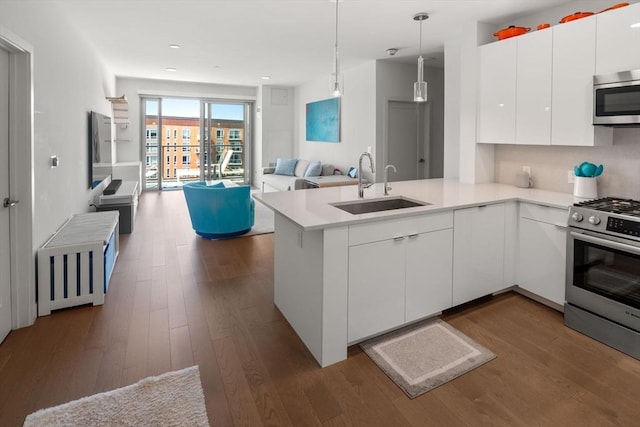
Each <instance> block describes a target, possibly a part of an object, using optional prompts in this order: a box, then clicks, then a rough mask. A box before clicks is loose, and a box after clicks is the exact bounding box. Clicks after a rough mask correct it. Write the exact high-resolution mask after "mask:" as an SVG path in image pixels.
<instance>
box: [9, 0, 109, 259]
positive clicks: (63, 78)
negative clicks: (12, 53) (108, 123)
mask: <svg viewBox="0 0 640 427" xmlns="http://www.w3.org/2000/svg"><path fill="white" fill-rule="evenodd" d="M0 25H3V26H5V27H6V28H8V29H9V30H11V31H13V32H14V33H15V34H16V35H18V36H19V37H21V38H22V39H24V40H26V41H27V42H28V43H30V44H31V45H32V46H33V48H34V55H33V64H34V73H33V75H34V83H33V84H34V88H33V93H34V109H35V119H34V162H33V164H34V171H33V172H34V174H33V176H34V212H35V215H34V225H33V241H34V246H35V247H39V246H40V245H41V244H42V243H44V241H45V240H47V239H48V238H49V237H50V236H51V234H53V233H54V232H55V231H56V229H57V228H58V227H60V226H61V225H62V224H63V222H64V221H65V220H66V219H67V218H68V217H69V216H70V215H72V214H74V213H80V212H87V211H88V210H89V200H90V199H93V197H94V195H95V194H96V193H97V192H98V191H100V189H96V190H94V191H91V190H89V189H88V187H89V183H88V180H89V178H88V168H89V158H88V157H89V155H88V147H89V135H88V125H89V119H88V112H89V111H91V110H95V111H98V112H100V113H103V114H107V115H110V114H111V110H110V104H109V102H108V101H107V100H106V99H105V97H106V96H113V95H115V77H114V75H113V73H111V72H110V71H109V70H108V69H107V67H106V66H105V65H104V63H103V62H102V61H101V59H100V58H99V57H98V56H97V55H96V54H95V53H94V50H93V49H92V48H91V46H89V45H88V44H87V43H85V42H84V39H85V38H84V37H83V36H82V35H80V34H76V33H75V32H73V31H72V30H71V25H68V24H67V23H66V17H65V15H64V14H62V13H60V12H59V10H58V7H57V6H56V5H55V4H54V3H52V2H42V1H30V0H23V1H20V2H17V1H15V2H14V1H9V2H7V1H4V2H2V13H0ZM51 155H57V156H58V158H59V159H60V166H59V167H58V168H56V169H52V168H50V167H49V157H50V156H51Z"/></svg>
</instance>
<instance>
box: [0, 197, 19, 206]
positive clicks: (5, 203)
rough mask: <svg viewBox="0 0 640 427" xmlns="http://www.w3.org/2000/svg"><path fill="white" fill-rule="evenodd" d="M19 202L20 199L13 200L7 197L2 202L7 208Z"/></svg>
mask: <svg viewBox="0 0 640 427" xmlns="http://www.w3.org/2000/svg"><path fill="white" fill-rule="evenodd" d="M18 203H20V200H11V199H10V198H8V197H5V198H4V201H3V202H2V206H4V207H5V208H12V207H14V206H15V205H17V204H18Z"/></svg>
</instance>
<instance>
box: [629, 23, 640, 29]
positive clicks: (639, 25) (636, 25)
mask: <svg viewBox="0 0 640 427" xmlns="http://www.w3.org/2000/svg"><path fill="white" fill-rule="evenodd" d="M631 28H640V22H636V23H635V24H631Z"/></svg>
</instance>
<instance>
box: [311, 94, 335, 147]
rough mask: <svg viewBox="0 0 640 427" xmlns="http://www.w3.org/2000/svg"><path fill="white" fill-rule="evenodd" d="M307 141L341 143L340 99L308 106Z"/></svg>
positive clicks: (313, 103) (331, 99) (317, 102)
mask: <svg viewBox="0 0 640 427" xmlns="http://www.w3.org/2000/svg"><path fill="white" fill-rule="evenodd" d="M307 141H320V142H340V98H329V99H325V100H322V101H316V102H310V103H308V104H307Z"/></svg>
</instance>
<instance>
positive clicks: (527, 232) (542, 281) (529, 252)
mask: <svg viewBox="0 0 640 427" xmlns="http://www.w3.org/2000/svg"><path fill="white" fill-rule="evenodd" d="M519 241H520V243H519V251H518V254H519V255H518V273H517V275H518V277H517V283H518V285H519V286H520V287H521V288H522V289H526V290H527V291H529V292H532V293H534V294H536V295H539V296H541V297H543V298H546V299H548V300H550V301H553V302H555V303H557V304H560V305H564V290H565V280H566V278H565V268H566V253H567V248H566V245H567V232H566V229H565V228H564V227H560V226H557V225H553V224H548V223H546V222H539V221H534V220H531V219H528V218H520V239H519Z"/></svg>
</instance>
